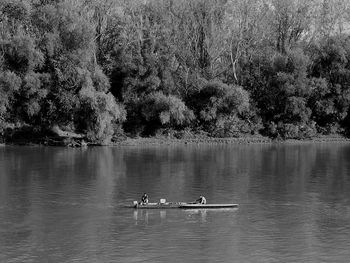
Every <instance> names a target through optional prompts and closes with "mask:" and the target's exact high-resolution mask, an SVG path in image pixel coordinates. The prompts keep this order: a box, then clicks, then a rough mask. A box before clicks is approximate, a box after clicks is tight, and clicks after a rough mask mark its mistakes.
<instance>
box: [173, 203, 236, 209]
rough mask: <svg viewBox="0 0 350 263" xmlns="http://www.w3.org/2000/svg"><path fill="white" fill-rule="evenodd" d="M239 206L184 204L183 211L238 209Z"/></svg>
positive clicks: (181, 206)
mask: <svg viewBox="0 0 350 263" xmlns="http://www.w3.org/2000/svg"><path fill="white" fill-rule="evenodd" d="M236 207H238V204H182V205H179V208H182V209H211V208H213V209H218V208H236Z"/></svg>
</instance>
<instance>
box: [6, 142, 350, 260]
mask: <svg viewBox="0 0 350 263" xmlns="http://www.w3.org/2000/svg"><path fill="white" fill-rule="evenodd" d="M143 192H147V193H148V194H149V196H150V199H151V201H152V200H154V201H156V200H159V199H160V198H166V199H167V200H168V201H191V200H194V199H195V198H197V197H198V195H200V194H203V195H205V196H206V198H207V200H208V202H209V203H232V202H233V203H239V204H240V207H239V208H238V209H231V210H230V209H229V210H213V211H209V210H208V211H206V210H177V209H175V210H149V211H146V210H143V211H134V210H133V209H127V208H122V205H124V204H129V203H131V202H132V201H133V200H136V199H139V198H140V196H141V195H142V193H143ZM349 260H350V144H337V143H333V144H300V145H231V146H176V147H129V148H128V147H125V148H103V147H101V148H88V149H66V148H40V147H2V148H0V262H21V263H22V262H84V263H85V262H177V263H180V262H201V263H202V262H208V263H210V262H349Z"/></svg>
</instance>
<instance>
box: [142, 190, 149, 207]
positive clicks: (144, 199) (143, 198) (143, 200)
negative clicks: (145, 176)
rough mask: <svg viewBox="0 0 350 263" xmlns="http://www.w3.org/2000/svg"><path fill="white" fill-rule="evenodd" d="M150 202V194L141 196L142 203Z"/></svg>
mask: <svg viewBox="0 0 350 263" xmlns="http://www.w3.org/2000/svg"><path fill="white" fill-rule="evenodd" d="M145 204H148V195H147V194H146V193H144V194H143V196H142V197H141V205H145Z"/></svg>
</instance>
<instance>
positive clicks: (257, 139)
mask: <svg viewBox="0 0 350 263" xmlns="http://www.w3.org/2000/svg"><path fill="white" fill-rule="evenodd" d="M323 142H350V139H349V138H346V137H344V136H342V135H327V136H325V135H322V136H317V137H314V138H310V139H305V140H273V139H271V138H269V137H264V136H261V135H256V136H249V137H241V138H190V139H176V138H166V137H157V138H155V137H151V138H127V139H126V140H123V141H120V142H117V143H114V144H113V145H115V146H143V145H144V146H147V145H181V144H184V145H186V144H213V145H215V144H268V143H281V144H293V143H323Z"/></svg>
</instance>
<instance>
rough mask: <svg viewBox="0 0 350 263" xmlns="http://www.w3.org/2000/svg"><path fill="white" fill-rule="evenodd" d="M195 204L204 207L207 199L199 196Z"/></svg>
mask: <svg viewBox="0 0 350 263" xmlns="http://www.w3.org/2000/svg"><path fill="white" fill-rule="evenodd" d="M195 203H196V204H201V205H205V204H206V203H207V199H205V197H204V196H202V195H201V196H200V197H199V198H198V199H197V200H196V201H195Z"/></svg>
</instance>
